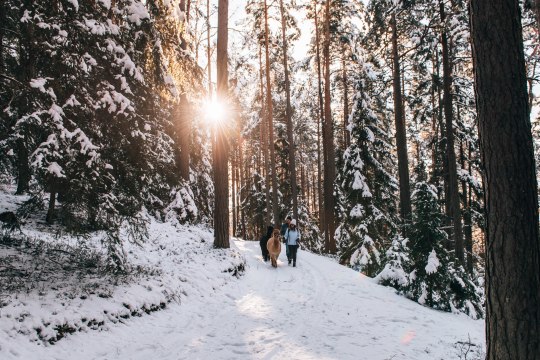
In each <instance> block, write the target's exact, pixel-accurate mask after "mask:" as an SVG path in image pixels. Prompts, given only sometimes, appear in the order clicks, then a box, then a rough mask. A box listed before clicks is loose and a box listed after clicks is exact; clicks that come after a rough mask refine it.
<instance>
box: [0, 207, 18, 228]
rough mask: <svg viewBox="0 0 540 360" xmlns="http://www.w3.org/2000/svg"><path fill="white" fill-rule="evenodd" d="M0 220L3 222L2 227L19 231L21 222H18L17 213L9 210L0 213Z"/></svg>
mask: <svg viewBox="0 0 540 360" xmlns="http://www.w3.org/2000/svg"><path fill="white" fill-rule="evenodd" d="M0 221H1V222H3V223H4V224H3V225H2V228H3V229H9V231H10V232H11V231H14V230H15V229H17V230H19V232H20V231H21V223H20V222H19V219H18V218H17V215H15V214H14V213H13V212H11V211H5V212H3V213H0Z"/></svg>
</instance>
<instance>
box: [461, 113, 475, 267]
mask: <svg viewBox="0 0 540 360" xmlns="http://www.w3.org/2000/svg"><path fill="white" fill-rule="evenodd" d="M458 114H459V109H458ZM464 147H465V143H464V142H463V141H462V142H461V144H460V147H459V148H460V158H461V159H460V160H461V168H462V169H465V148H464ZM470 156H471V154H470V153H469V159H468V163H469V174H471V158H470ZM461 189H462V190H461V191H462V192H463V209H464V213H463V222H464V225H465V227H464V229H463V233H464V235H465V250H466V253H467V258H466V259H467V261H466V265H467V271H468V272H469V274H472V273H473V256H472V221H471V198H470V195H471V186H470V185H468V184H467V182H466V181H465V180H461Z"/></svg>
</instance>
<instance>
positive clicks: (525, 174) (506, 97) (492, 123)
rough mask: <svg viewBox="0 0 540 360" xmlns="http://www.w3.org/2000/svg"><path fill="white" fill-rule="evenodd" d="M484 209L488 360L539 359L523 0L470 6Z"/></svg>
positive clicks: (478, 1)
mask: <svg viewBox="0 0 540 360" xmlns="http://www.w3.org/2000/svg"><path fill="white" fill-rule="evenodd" d="M470 14H471V35H472V49H473V61H474V69H475V90H476V104H477V111H478V130H479V135H480V154H481V157H482V163H483V167H484V173H483V180H484V186H485V206H486V303H487V319H486V338H487V357H486V358H487V359H488V360H502V359H505V360H506V359H512V360H533V359H535V360H537V359H538V357H539V354H540V336H539V334H540V306H539V304H540V241H539V238H538V195H537V182H536V174H535V162H534V150H533V142H532V134H531V124H530V120H529V116H528V104H527V88H526V81H527V80H526V74H525V60H524V54H523V38H522V28H521V16H520V9H519V1H518V0H499V1H493V0H471V3H470Z"/></svg>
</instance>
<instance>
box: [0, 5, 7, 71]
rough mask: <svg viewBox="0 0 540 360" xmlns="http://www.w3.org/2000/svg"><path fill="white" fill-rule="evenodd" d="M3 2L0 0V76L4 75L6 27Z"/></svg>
mask: <svg viewBox="0 0 540 360" xmlns="http://www.w3.org/2000/svg"><path fill="white" fill-rule="evenodd" d="M5 2H6V1H5V0H0V24H2V26H0V74H3V73H4V36H5V35H4V34H5V27H6V26H7V25H6V10H5V5H4V3H5Z"/></svg>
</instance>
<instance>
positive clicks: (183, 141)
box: [177, 0, 191, 182]
mask: <svg viewBox="0 0 540 360" xmlns="http://www.w3.org/2000/svg"><path fill="white" fill-rule="evenodd" d="M179 6H180V11H182V12H184V13H185V11H186V0H181V1H180V5H179ZM186 32H187V17H186V19H185V20H184V23H183V28H182V32H181V34H180V48H181V49H182V50H183V51H185V50H187V41H186V37H185V34H186ZM186 91H187V89H185V88H183V89H182V94H180V101H179V103H178V119H177V121H178V124H179V127H178V135H179V137H178V139H179V142H180V144H179V145H180V159H179V160H180V161H179V164H178V168H179V170H180V177H181V178H182V180H184V181H185V182H189V157H190V152H191V144H190V142H191V113H190V109H191V105H190V104H189V101H188V99H187V95H186Z"/></svg>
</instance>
